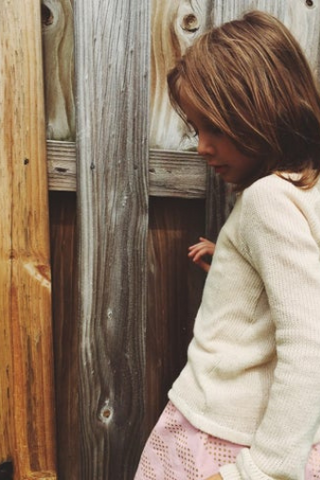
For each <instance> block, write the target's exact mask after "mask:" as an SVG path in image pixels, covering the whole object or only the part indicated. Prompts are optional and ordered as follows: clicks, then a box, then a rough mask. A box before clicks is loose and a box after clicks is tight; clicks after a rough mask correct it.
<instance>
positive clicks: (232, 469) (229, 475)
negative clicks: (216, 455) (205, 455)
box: [219, 448, 274, 480]
mask: <svg viewBox="0 0 320 480" xmlns="http://www.w3.org/2000/svg"><path fill="white" fill-rule="evenodd" d="M219 473H220V475H221V477H222V478H223V480H274V478H273V477H269V475H266V474H265V473H263V472H262V471H261V470H260V468H258V467H257V465H256V464H255V463H254V462H253V460H252V458H251V455H250V450H249V449H248V448H243V449H242V450H241V452H240V453H239V455H238V456H237V460H236V463H235V464H234V463H233V464H227V465H224V466H222V467H220V470H219Z"/></svg>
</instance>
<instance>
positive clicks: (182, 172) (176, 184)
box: [47, 140, 207, 199]
mask: <svg viewBox="0 0 320 480" xmlns="http://www.w3.org/2000/svg"><path fill="white" fill-rule="evenodd" d="M47 163H48V177H49V190H51V191H71V192H75V191H76V190H77V177H76V144H75V143H74V142H59V141H54V140H47ZM89 168H90V165H89ZM206 172H207V167H206V162H205V160H204V159H203V158H201V157H199V156H198V155H197V153H196V152H180V151H179V152H178V151H169V150H157V149H151V150H150V153H149V195H151V196H157V197H179V198H190V199H195V198H205V197H206Z"/></svg>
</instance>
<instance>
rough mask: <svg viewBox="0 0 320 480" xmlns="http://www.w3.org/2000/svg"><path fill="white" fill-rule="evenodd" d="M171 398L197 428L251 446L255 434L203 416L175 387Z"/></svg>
mask: <svg viewBox="0 0 320 480" xmlns="http://www.w3.org/2000/svg"><path fill="white" fill-rule="evenodd" d="M168 396H169V399H170V400H171V402H172V403H173V404H174V406H175V407H176V408H177V409H178V410H179V412H180V413H182V415H183V416H184V417H185V418H186V419H187V420H188V422H190V423H191V425H192V426H193V427H195V428H198V429H199V430H201V431H202V432H204V433H207V434H208V435H212V436H213V437H217V438H221V439H223V440H227V441H229V442H232V443H237V444H239V445H243V446H250V445H251V444H252V440H253V434H248V433H245V432H241V431H239V430H236V429H233V428H230V427H227V426H225V425H221V424H219V423H216V422H215V421H214V420H213V419H209V418H207V417H205V416H202V415H201V414H199V413H196V412H194V411H193V410H192V408H191V407H190V406H189V405H188V404H187V403H186V402H185V401H184V400H182V399H181V397H179V396H178V395H177V394H176V393H175V391H174V389H171V390H170V391H169V394H168Z"/></svg>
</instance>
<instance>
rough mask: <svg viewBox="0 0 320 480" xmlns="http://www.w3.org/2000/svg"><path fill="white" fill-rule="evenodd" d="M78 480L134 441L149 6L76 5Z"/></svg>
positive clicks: (129, 449) (141, 328) (128, 472)
mask: <svg viewBox="0 0 320 480" xmlns="http://www.w3.org/2000/svg"><path fill="white" fill-rule="evenodd" d="M74 15H75V45H76V56H75V59H76V85H77V115H76V117H77V153H78V164H77V177H78V199H79V201H78V218H79V328H80V338H79V341H80V367H79V369H80V370H79V377H80V399H79V401H80V417H79V421H80V441H81V468H80V478H81V479H82V480H84V479H85V480H92V479H95V480H100V479H101V480H102V479H103V480H106V479H112V480H113V479H117V480H120V479H121V480H126V479H130V480H131V479H132V477H133V472H134V470H135V468H136V465H137V462H138V459H139V456H140V452H141V448H142V444H143V442H144V434H143V418H144V410H145V387H144V385H145V328H146V327H145V324H146V273H147V271H146V255H147V253H146V252H147V224H148V185H147V159H148V140H147V133H148V108H149V106H148V98H149V94H148V91H149V88H148V85H149V78H148V70H149V2H148V1H147V0H142V1H140V2H138V3H135V5H134V8H132V2H129V1H128V0H120V1H118V2H109V1H102V0H93V1H92V2H90V3H88V2H87V0H76V1H75V2H74Z"/></svg>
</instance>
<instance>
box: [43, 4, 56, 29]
mask: <svg viewBox="0 0 320 480" xmlns="http://www.w3.org/2000/svg"><path fill="white" fill-rule="evenodd" d="M53 20H54V16H53V13H52V11H51V10H50V8H48V7H47V6H46V5H44V4H43V3H42V4H41V21H42V25H44V26H45V27H48V26H49V25H52V24H53Z"/></svg>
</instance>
